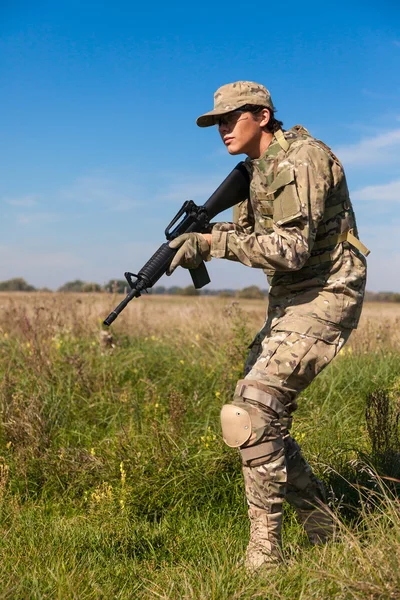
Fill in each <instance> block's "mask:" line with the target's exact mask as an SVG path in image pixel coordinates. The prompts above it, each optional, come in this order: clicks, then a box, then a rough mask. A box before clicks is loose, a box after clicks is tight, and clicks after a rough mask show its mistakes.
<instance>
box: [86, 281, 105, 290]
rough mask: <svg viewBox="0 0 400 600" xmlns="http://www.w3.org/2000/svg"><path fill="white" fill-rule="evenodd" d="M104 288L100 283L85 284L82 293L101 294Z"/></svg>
mask: <svg viewBox="0 0 400 600" xmlns="http://www.w3.org/2000/svg"><path fill="white" fill-rule="evenodd" d="M101 291H102V288H101V285H100V284H98V283H93V282H91V283H85V285H84V286H83V288H82V292H101Z"/></svg>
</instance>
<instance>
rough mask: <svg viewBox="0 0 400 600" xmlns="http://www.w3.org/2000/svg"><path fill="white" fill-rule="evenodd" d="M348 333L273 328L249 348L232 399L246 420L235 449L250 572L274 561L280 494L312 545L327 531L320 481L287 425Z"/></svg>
mask: <svg viewBox="0 0 400 600" xmlns="http://www.w3.org/2000/svg"><path fill="white" fill-rule="evenodd" d="M349 334H350V331H343V330H339V329H338V331H337V335H335V336H333V338H332V336H331V337H330V340H329V342H328V341H325V340H323V339H320V338H316V337H311V336H307V335H304V334H299V333H295V332H287V331H276V330H272V331H267V334H266V335H265V337H263V338H262V336H260V335H259V336H258V338H256V340H255V342H254V343H253V345H252V346H251V350H250V354H249V357H248V360H247V362H246V367H245V373H246V375H245V378H244V379H243V380H241V382H239V384H238V387H237V388H236V393H235V397H234V400H233V403H232V404H233V405H234V406H235V407H238V409H244V410H245V411H246V413H248V414H249V415H250V420H251V430H252V434H251V436H250V438H249V439H248V441H247V442H246V443H245V444H242V445H241V446H240V450H241V454H242V460H243V473H244V482H245V490H246V497H247V503H248V511H249V518H250V541H249V545H248V548H247V555H246V565H247V567H248V568H250V569H253V568H258V567H260V566H262V565H264V564H265V563H270V562H275V561H276V560H278V559H280V558H281V527H282V514H283V507H282V505H283V502H284V500H285V499H286V501H287V502H289V503H290V504H291V505H292V506H293V507H294V509H295V510H296V513H297V515H298V517H299V519H300V521H301V522H302V523H303V525H304V527H305V530H306V533H307V535H308V537H309V539H310V541H311V543H313V544H319V543H323V542H325V541H326V540H327V539H328V538H329V537H330V536H331V535H332V533H333V522H332V519H331V516H330V514H329V510H328V509H327V506H326V498H325V491H324V486H323V484H322V483H321V481H320V480H319V479H318V478H317V477H316V476H315V475H314V473H313V472H312V469H311V467H310V465H309V464H308V463H307V461H306V460H305V459H304V458H303V456H302V454H301V450H300V446H299V445H298V443H297V442H296V441H295V440H294V439H293V438H292V437H291V435H290V427H291V420H292V417H291V415H292V413H293V411H294V410H295V409H296V408H297V404H296V401H295V399H296V397H297V395H298V394H299V393H300V392H301V391H303V390H304V389H305V388H306V387H307V386H308V385H309V384H310V383H311V382H312V380H313V379H314V378H315V377H316V376H317V375H318V374H319V373H320V372H321V371H322V369H324V368H325V367H326V366H327V365H328V364H329V363H330V362H331V360H332V359H333V358H334V357H335V356H336V355H337V353H338V352H339V350H340V349H341V347H342V346H343V345H344V343H345V342H346V341H347V339H348V337H349ZM255 389H256V390H257V394H259V393H260V392H261V395H260V398H258V397H257V395H255V392H254V390H255ZM264 399H265V400H266V402H264ZM258 400H261V402H260V401H258ZM278 407H280V410H279V408H278ZM276 411H278V412H276Z"/></svg>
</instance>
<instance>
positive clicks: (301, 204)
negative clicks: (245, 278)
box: [211, 143, 332, 271]
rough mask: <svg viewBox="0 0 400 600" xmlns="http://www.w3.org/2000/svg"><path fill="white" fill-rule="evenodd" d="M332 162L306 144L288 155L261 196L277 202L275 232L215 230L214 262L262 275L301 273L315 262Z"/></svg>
mask: <svg viewBox="0 0 400 600" xmlns="http://www.w3.org/2000/svg"><path fill="white" fill-rule="evenodd" d="M331 162H332V159H331V158H330V157H329V155H328V154H327V153H326V152H325V151H324V150H323V149H322V148H321V147H319V146H317V145H316V144H309V143H304V144H302V145H301V146H300V147H299V148H297V149H296V150H294V151H293V152H292V153H291V154H289V155H287V157H286V159H285V160H284V161H282V162H281V163H280V165H279V166H280V168H279V169H278V172H277V174H276V177H275V179H274V181H273V182H272V184H271V185H270V186H269V187H267V189H264V190H261V192H262V196H263V198H264V199H265V198H266V199H268V200H269V201H271V200H272V201H273V224H272V228H273V231H272V232H265V233H264V232H263V231H261V232H259V233H256V232H255V231H254V228H253V230H252V231H250V230H249V229H247V230H245V231H240V230H235V229H233V228H232V229H229V228H227V229H225V228H224V227H219V228H213V230H212V241H211V256H213V257H215V258H226V259H228V260H235V261H239V262H241V263H243V264H244V265H247V266H249V267H257V268H261V269H268V268H269V269H273V270H277V271H297V270H299V269H301V268H302V267H303V265H304V264H305V263H306V261H307V260H308V258H309V256H310V253H311V250H312V247H313V244H314V241H315V235H316V231H317V228H318V224H319V222H320V221H321V218H322V216H323V214H324V209H325V200H326V197H327V195H328V193H329V190H330V188H331V186H332V171H331ZM219 225H221V224H219Z"/></svg>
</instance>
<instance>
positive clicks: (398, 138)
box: [335, 129, 400, 167]
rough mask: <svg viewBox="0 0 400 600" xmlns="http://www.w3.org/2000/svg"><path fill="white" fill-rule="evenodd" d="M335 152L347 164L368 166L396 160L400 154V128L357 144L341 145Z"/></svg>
mask: <svg viewBox="0 0 400 600" xmlns="http://www.w3.org/2000/svg"><path fill="white" fill-rule="evenodd" d="M335 152H336V153H337V155H338V156H339V157H340V160H341V161H342V162H343V164H344V165H345V166H347V165H354V166H357V165H358V166H363V167H364V166H367V165H371V164H377V163H383V162H384V163H388V162H391V163H393V162H396V161H398V160H399V154H400V129H393V130H391V131H387V132H386V133H381V134H379V135H376V136H375V137H371V138H366V139H363V140H361V141H360V142H357V143H355V144H349V145H346V146H339V147H338V148H336V149H335Z"/></svg>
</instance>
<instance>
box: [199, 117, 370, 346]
mask: <svg viewBox="0 0 400 600" xmlns="http://www.w3.org/2000/svg"><path fill="white" fill-rule="evenodd" d="M284 136H285V139H286V140H287V142H288V145H289V147H288V149H283V148H282V147H281V145H280V144H279V142H278V140H277V138H276V137H275V136H274V138H273V140H272V142H271V144H270V145H269V147H268V149H267V150H266V152H265V153H264V154H263V155H262V156H261V157H260V158H259V159H254V160H251V159H247V160H246V161H245V165H246V166H247V168H248V170H249V173H250V197H249V199H248V200H245V201H244V202H242V203H241V204H240V205H239V211H238V216H237V219H236V220H235V223H216V224H214V226H213V229H212V242H211V256H213V257H216V258H227V259H229V260H235V261H240V262H241V263H243V264H245V265H247V266H250V267H256V268H261V269H263V270H264V271H265V273H266V274H267V276H268V280H269V284H270V291H269V309H268V322H269V324H270V326H272V327H273V328H278V329H280V330H284V331H297V332H298V333H306V334H308V335H310V334H311V335H315V336H316V337H321V338H323V339H326V340H327V341H330V340H331V341H334V339H336V338H335V336H337V335H339V333H338V331H339V330H340V329H341V328H346V329H349V328H350V329H351V328H355V327H357V324H358V320H359V317H360V313H361V307H362V301H363V297H364V289H365V279H366V261H365V258H364V256H363V255H362V254H361V252H360V251H359V250H358V249H357V248H355V247H354V246H353V245H351V244H350V243H349V242H348V241H344V242H338V235H339V234H341V233H343V232H346V231H349V230H353V233H354V235H355V236H357V227H356V221H355V216H354V212H353V208H352V205H351V202H350V197H349V191H348V188H347V183H346V178H345V175H344V172H343V168H342V165H341V164H340V162H339V160H338V159H337V158H336V156H335V155H334V154H333V153H332V152H331V150H330V149H329V148H328V147H327V146H325V144H323V143H322V142H320V141H319V140H316V139H314V138H313V137H311V135H310V134H309V133H308V131H307V130H306V129H304V128H303V127H301V126H300V125H296V126H295V127H293V129H291V130H289V131H286V132H285V134H284ZM357 237H358V236H357Z"/></svg>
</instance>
